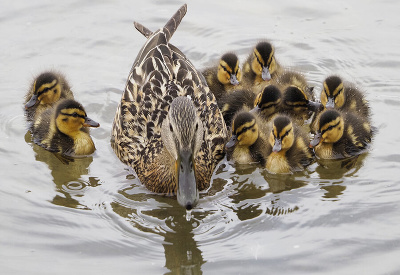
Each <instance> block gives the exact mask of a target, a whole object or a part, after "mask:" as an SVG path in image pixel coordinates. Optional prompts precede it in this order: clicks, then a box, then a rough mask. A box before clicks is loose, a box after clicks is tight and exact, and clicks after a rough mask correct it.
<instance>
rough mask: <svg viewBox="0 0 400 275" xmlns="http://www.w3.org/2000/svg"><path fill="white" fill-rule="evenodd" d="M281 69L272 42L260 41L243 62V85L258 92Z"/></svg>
mask: <svg viewBox="0 0 400 275" xmlns="http://www.w3.org/2000/svg"><path fill="white" fill-rule="evenodd" d="M281 71H282V68H281V66H280V65H279V64H278V62H276V60H275V49H274V47H273V46H272V44H271V43H269V42H267V41H262V42H259V43H257V45H256V46H255V48H254V49H253V51H252V53H251V54H250V55H249V57H248V58H247V60H246V62H245V63H244V64H243V83H244V84H243V85H245V87H249V89H252V90H253V91H254V92H255V93H256V94H258V93H259V92H260V89H262V87H263V86H264V85H266V84H267V83H268V81H270V80H271V79H274V78H276V77H277V76H278V75H279V74H280V72H281Z"/></svg>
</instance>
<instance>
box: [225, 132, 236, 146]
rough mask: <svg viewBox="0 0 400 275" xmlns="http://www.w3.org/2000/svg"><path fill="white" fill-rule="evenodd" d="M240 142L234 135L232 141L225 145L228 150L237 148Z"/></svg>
mask: <svg viewBox="0 0 400 275" xmlns="http://www.w3.org/2000/svg"><path fill="white" fill-rule="evenodd" d="M237 142H238V139H237V136H236V135H232V137H231V139H230V140H229V141H228V143H227V144H226V145H225V147H226V148H232V147H233V146H235V145H236V144H237Z"/></svg>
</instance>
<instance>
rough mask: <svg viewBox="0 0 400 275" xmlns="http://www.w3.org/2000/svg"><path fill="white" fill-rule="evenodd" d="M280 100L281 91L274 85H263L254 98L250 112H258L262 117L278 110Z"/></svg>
mask: <svg viewBox="0 0 400 275" xmlns="http://www.w3.org/2000/svg"><path fill="white" fill-rule="evenodd" d="M281 101H282V93H281V91H280V90H279V88H278V87H276V86H275V85H268V86H266V87H264V89H263V90H262V92H261V93H259V94H258V95H257V97H256V99H255V100H254V108H253V110H251V112H260V113H261V114H262V115H263V116H264V117H269V116H270V115H272V114H274V113H276V112H278V109H279V106H280V104H281Z"/></svg>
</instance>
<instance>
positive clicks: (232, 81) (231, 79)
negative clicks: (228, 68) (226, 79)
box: [230, 74, 239, 86]
mask: <svg viewBox="0 0 400 275" xmlns="http://www.w3.org/2000/svg"><path fill="white" fill-rule="evenodd" d="M230 82H231V84H232V85H234V86H236V85H239V80H238V79H237V77H236V75H234V74H231V78H230Z"/></svg>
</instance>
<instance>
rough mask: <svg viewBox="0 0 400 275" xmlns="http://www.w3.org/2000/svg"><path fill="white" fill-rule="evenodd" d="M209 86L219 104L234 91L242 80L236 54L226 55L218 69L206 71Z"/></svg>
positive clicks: (204, 73) (204, 72)
mask: <svg viewBox="0 0 400 275" xmlns="http://www.w3.org/2000/svg"><path fill="white" fill-rule="evenodd" d="M202 74H203V75H204V77H205V79H206V81H207V85H208V87H209V88H210V90H211V92H212V93H213V94H214V96H215V98H216V99H217V102H218V103H219V101H220V99H221V97H223V96H224V95H225V94H227V93H228V92H229V91H232V90H234V89H235V88H237V85H239V83H240V81H241V80H242V71H241V69H240V66H239V58H238V57H237V55H236V54H234V53H226V54H224V55H223V56H222V57H221V59H220V60H219V64H218V67H210V68H207V69H205V70H204V71H203V72H202Z"/></svg>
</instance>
